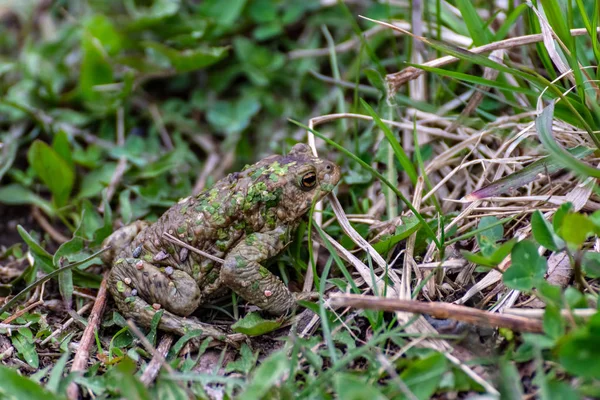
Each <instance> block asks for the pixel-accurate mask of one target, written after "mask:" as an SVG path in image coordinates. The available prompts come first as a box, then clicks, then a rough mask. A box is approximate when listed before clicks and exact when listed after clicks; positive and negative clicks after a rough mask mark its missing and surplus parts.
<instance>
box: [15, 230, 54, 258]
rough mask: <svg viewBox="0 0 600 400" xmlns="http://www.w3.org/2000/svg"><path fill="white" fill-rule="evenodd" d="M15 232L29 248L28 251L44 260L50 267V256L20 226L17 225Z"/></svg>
mask: <svg viewBox="0 0 600 400" xmlns="http://www.w3.org/2000/svg"><path fill="white" fill-rule="evenodd" d="M17 232H19V235H21V238H22V239H23V241H25V243H26V244H27V246H29V250H31V252H32V253H35V254H37V255H39V256H40V257H42V258H44V259H46V260H47V261H48V262H49V263H50V264H51V265H52V255H50V253H48V252H47V251H46V249H44V248H43V247H42V246H40V244H39V243H38V242H37V241H36V240H35V239H34V238H33V237H32V236H31V235H30V234H29V233H28V232H27V231H26V230H25V228H23V227H22V226H21V225H17Z"/></svg>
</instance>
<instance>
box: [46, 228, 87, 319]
mask: <svg viewBox="0 0 600 400" xmlns="http://www.w3.org/2000/svg"><path fill="white" fill-rule="evenodd" d="M83 247H84V243H83V240H82V239H81V238H80V237H78V236H75V237H73V238H72V239H71V240H69V241H68V242H65V243H63V244H62V245H61V246H60V247H59V248H58V250H56V253H54V257H53V258H52V261H53V263H54V266H55V268H57V269H58V268H60V267H62V266H63V264H64V263H65V262H66V261H71V259H70V258H69V256H71V255H73V254H75V255H80V253H81V251H82V250H83ZM58 289H59V291H60V294H61V296H62V298H63V301H64V302H65V306H66V307H67V309H69V308H71V302H72V299H73V271H72V270H67V271H65V272H63V273H61V274H60V275H58Z"/></svg>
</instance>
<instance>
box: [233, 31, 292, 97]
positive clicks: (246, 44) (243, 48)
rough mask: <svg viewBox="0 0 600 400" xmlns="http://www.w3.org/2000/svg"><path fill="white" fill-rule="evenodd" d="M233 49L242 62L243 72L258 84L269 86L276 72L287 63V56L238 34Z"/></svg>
mask: <svg viewBox="0 0 600 400" xmlns="http://www.w3.org/2000/svg"><path fill="white" fill-rule="evenodd" d="M233 49H234V51H235V55H236V57H237V59H238V60H239V61H240V63H242V67H243V68H242V72H243V73H244V74H246V75H247V76H248V78H249V79H250V80H251V81H252V83H253V84H255V85H256V86H267V85H268V84H269V83H270V82H271V80H272V79H273V78H274V73H275V72H276V71H278V70H280V69H281V68H282V67H283V66H284V65H285V61H286V59H285V56H284V55H283V54H281V53H279V52H275V51H272V50H270V49H269V48H267V47H264V46H258V45H256V44H255V43H254V42H253V41H251V40H249V39H247V38H245V37H242V36H238V37H236V38H235V39H234V41H233Z"/></svg>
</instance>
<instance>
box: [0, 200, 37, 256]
mask: <svg viewBox="0 0 600 400" xmlns="http://www.w3.org/2000/svg"><path fill="white" fill-rule="evenodd" d="M17 225H22V226H23V227H24V228H25V229H27V230H28V231H29V230H31V229H33V228H34V227H35V226H36V224H35V221H34V220H33V217H32V216H31V210H30V209H29V207H24V206H7V205H4V204H0V247H2V246H5V247H9V246H12V245H13V244H15V243H21V242H23V239H21V236H20V235H19V232H17Z"/></svg>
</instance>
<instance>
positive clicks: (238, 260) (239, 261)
mask: <svg viewBox="0 0 600 400" xmlns="http://www.w3.org/2000/svg"><path fill="white" fill-rule="evenodd" d="M235 266H236V267H238V268H244V267H245V266H246V260H244V258H243V257H242V256H235Z"/></svg>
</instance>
